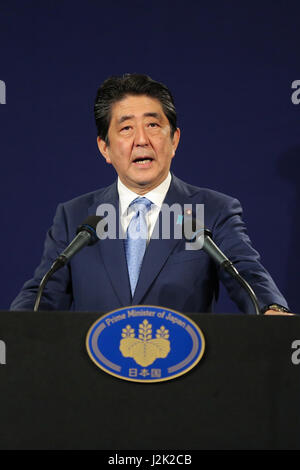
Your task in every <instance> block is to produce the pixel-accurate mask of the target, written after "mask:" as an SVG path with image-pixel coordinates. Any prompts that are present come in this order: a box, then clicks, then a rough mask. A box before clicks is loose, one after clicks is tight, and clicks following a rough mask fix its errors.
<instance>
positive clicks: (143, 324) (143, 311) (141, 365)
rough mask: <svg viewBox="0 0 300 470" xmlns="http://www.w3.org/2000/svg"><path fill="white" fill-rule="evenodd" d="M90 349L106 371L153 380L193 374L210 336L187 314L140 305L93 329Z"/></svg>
mask: <svg viewBox="0 0 300 470" xmlns="http://www.w3.org/2000/svg"><path fill="white" fill-rule="evenodd" d="M86 348H87V351H88V354H89V356H90V358H91V359H92V361H93V362H94V363H95V364H96V365H97V366H98V367H99V368H100V369H102V370H103V371H105V372H107V373H108V374H111V375H113V376H115V377H118V378H120V379H123V380H129V381H132V382H142V383H153V382H163V381H165V380H171V379H174V378H176V377H178V376H180V375H183V374H185V373H187V372H188V371H189V370H191V369H192V368H193V367H195V366H196V364H197V363H198V362H199V361H200V359H201V358H202V356H203V353H204V349H205V339H204V336H203V333H202V331H201V330H200V328H199V327H198V325H197V324H196V323H195V322H193V321H192V320H191V319H189V318H188V317H187V316H185V315H183V314H181V313H179V312H176V311H174V310H169V309H164V308H162V307H155V306H147V305H138V306H130V307H125V308H122V309H118V310H114V311H113V312H110V313H108V314H106V315H103V316H102V317H100V318H99V319H98V320H97V321H96V322H95V323H94V324H93V325H92V326H91V328H90V329H89V331H88V334H87V337H86Z"/></svg>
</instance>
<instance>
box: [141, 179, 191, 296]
mask: <svg viewBox="0 0 300 470" xmlns="http://www.w3.org/2000/svg"><path fill="white" fill-rule="evenodd" d="M183 184H184V183H183V182H181V181H180V180H178V178H176V177H175V176H174V175H173V176H172V181H171V185H170V188H169V191H168V192H167V195H166V197H165V200H164V204H168V205H169V206H172V204H174V203H177V204H180V205H181V206H182V207H183V205H184V204H189V203H190V202H191V201H190V193H189V192H188V191H187V190H186V186H183ZM157 223H159V227H160V229H161V227H162V214H161V212H160V214H159V217H158V222H157ZM175 223H176V221H175ZM172 228H173V226H172V224H171V233H170V238H169V239H157V240H156V239H151V240H150V242H149V244H148V247H147V249H146V252H145V256H144V259H143V264H142V268H141V272H140V276H139V280H138V283H137V286H136V290H135V293H134V297H133V299H132V303H133V305H137V304H140V303H141V302H142V300H143V297H144V296H145V294H146V293H147V291H148V289H149V288H150V286H151V284H152V283H153V281H154V280H155V278H156V277H157V276H158V274H159V273H160V271H161V270H162V268H163V266H164V264H165V263H166V261H167V259H168V258H169V256H170V254H171V253H172V251H173V250H174V248H175V247H176V245H177V244H178V243H180V242H181V240H178V239H174V238H173V237H172Z"/></svg>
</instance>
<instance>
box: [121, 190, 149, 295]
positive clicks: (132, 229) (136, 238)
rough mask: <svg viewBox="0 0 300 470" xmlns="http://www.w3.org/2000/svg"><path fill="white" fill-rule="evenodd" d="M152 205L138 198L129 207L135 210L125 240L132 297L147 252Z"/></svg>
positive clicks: (147, 200) (142, 198)
mask: <svg viewBox="0 0 300 470" xmlns="http://www.w3.org/2000/svg"><path fill="white" fill-rule="evenodd" d="M151 204H152V202H151V201H149V199H147V198H146V197H138V198H136V199H135V200H134V201H132V203H131V204H130V206H129V207H133V209H134V210H135V214H134V216H133V217H132V219H131V221H130V224H129V226H128V229H127V238H126V239H125V252H126V258H127V266H128V274H129V280H130V286H131V294H132V297H133V294H134V291H135V288H136V285H137V281H138V278H139V274H140V270H141V266H142V262H143V257H144V254H145V251H146V245H147V238H148V228H147V220H146V213H147V212H148V210H149V209H150V207H151Z"/></svg>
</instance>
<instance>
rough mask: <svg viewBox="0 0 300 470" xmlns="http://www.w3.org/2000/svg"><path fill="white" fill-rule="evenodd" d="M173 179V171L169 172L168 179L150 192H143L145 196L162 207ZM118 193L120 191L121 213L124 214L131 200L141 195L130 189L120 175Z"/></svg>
mask: <svg viewBox="0 0 300 470" xmlns="http://www.w3.org/2000/svg"><path fill="white" fill-rule="evenodd" d="M171 179H172V178H171V173H170V172H169V173H168V176H167V177H166V179H165V180H164V181H163V182H162V183H160V185H159V186H157V187H156V188H154V189H152V190H151V191H149V192H148V193H146V194H143V196H144V197H147V198H148V199H149V200H150V201H152V202H153V204H155V205H156V206H158V207H159V209H160V208H161V206H162V203H163V201H164V199H165V197H166V194H167V192H168V189H169V187H170V184H171ZM118 193H119V199H120V211H121V214H122V215H124V214H125V212H126V211H127V209H128V207H129V205H130V204H131V202H132V201H133V200H134V199H136V198H137V197H140V194H136V193H135V192H134V191H131V190H130V189H128V188H127V186H125V184H123V183H122V181H121V180H120V178H119V177H118Z"/></svg>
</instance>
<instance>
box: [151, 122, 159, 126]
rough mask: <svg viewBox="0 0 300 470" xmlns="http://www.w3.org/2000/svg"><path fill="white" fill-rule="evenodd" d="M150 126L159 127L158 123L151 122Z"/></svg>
mask: <svg viewBox="0 0 300 470" xmlns="http://www.w3.org/2000/svg"><path fill="white" fill-rule="evenodd" d="M149 126H150V127H158V124H157V123H156V122H150V123H149Z"/></svg>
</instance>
